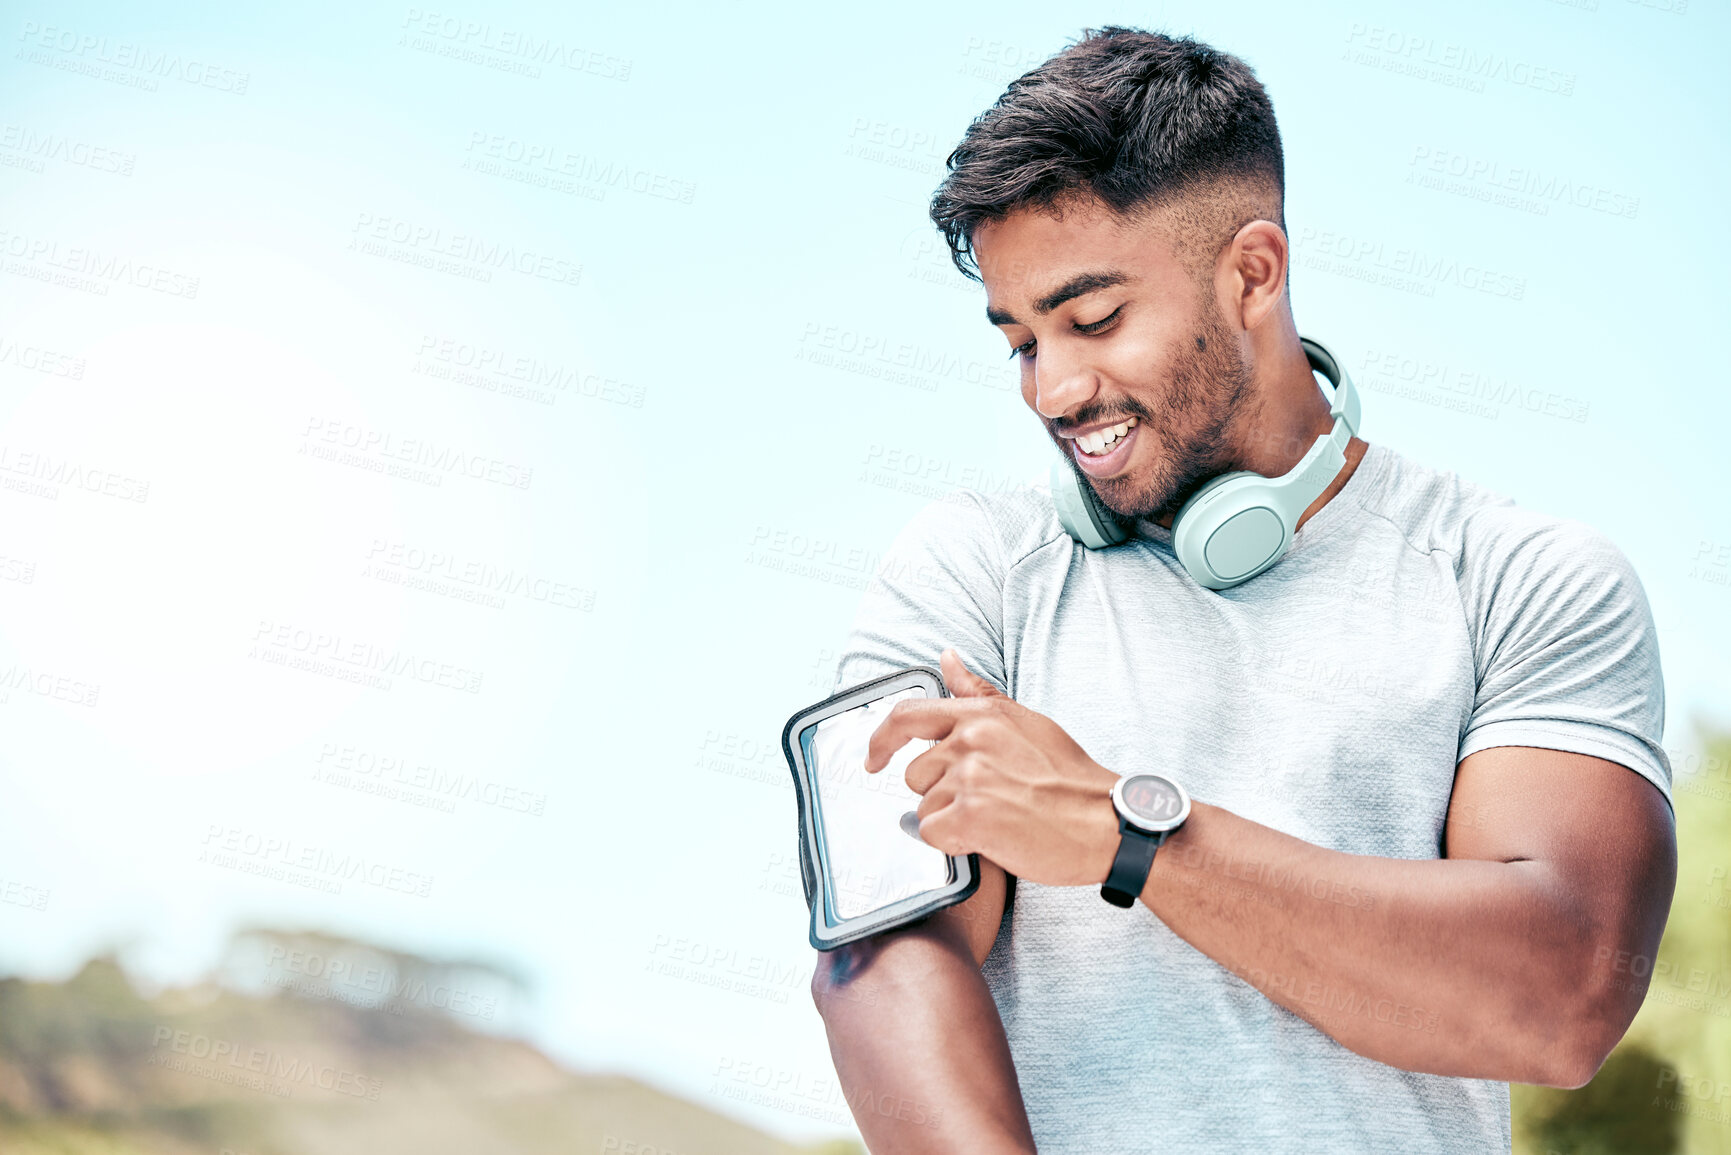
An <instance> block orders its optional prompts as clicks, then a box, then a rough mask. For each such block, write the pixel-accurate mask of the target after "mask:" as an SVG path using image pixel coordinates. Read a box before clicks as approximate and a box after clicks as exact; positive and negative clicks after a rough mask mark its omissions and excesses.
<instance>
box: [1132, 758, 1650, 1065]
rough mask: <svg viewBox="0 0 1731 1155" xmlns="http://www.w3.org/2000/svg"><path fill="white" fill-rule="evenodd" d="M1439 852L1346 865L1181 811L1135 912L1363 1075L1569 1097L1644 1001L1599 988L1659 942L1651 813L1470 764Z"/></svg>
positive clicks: (1606, 796) (1634, 993)
mask: <svg viewBox="0 0 1731 1155" xmlns="http://www.w3.org/2000/svg"><path fill="white" fill-rule="evenodd" d="M1112 841H1113V842H1115V841H1116V838H1115V835H1114V836H1113V839H1112ZM1445 852H1446V854H1447V857H1446V858H1444V859H1441V860H1436V859H1432V860H1406V859H1390V858H1375V857H1370V856H1365V855H1353V854H1345V853H1341V852H1339V851H1333V850H1326V849H1323V848H1321V847H1318V846H1313V845H1311V844H1310V843H1307V842H1304V841H1301V840H1300V839H1297V838H1294V837H1292V836H1291V835H1287V834H1283V833H1281V832H1279V831H1277V830H1273V829H1270V828H1269V827H1266V826H1262V825H1260V824H1258V823H1255V822H1251V821H1250V820H1248V819H1245V818H1240V817H1238V816H1237V815H1235V814H1232V813H1230V812H1228V811H1226V810H1222V809H1220V808H1218V807H1212V806H1205V805H1201V804H1198V805H1197V806H1196V807H1195V809H1194V811H1193V812H1192V815H1191V818H1190V821H1189V822H1187V823H1186V824H1185V826H1184V827H1183V828H1182V829H1181V830H1180V831H1179V833H1177V834H1175V835H1173V837H1172V838H1171V839H1170V840H1169V841H1168V843H1167V845H1166V846H1165V848H1163V849H1162V850H1161V851H1160V852H1159V854H1158V856H1157V857H1156V858H1155V862H1154V869H1153V871H1152V872H1151V873H1150V875H1149V880H1148V883H1147V885H1146V887H1145V888H1144V889H1143V891H1142V900H1143V902H1145V903H1146V904H1147V905H1148V906H1149V908H1150V909H1152V910H1153V911H1154V913H1155V914H1157V915H1159V916H1160V918H1161V920H1162V921H1164V922H1165V923H1166V924H1167V925H1168V926H1169V927H1171V928H1172V930H1173V931H1174V932H1176V933H1177V934H1178V935H1179V936H1180V937H1182V938H1183V939H1184V940H1185V941H1186V942H1188V943H1190V944H1191V945H1192V946H1194V947H1196V948H1197V949H1198V950H1200V951H1202V952H1203V953H1205V954H1207V955H1208V956H1209V957H1211V958H1213V959H1214V960H1215V961H1216V962H1218V963H1220V964H1221V965H1222V966H1224V967H1226V968H1227V969H1229V970H1231V971H1232V972H1233V973H1234V974H1236V975H1238V976H1239V977H1240V978H1243V979H1244V980H1245V981H1247V982H1249V983H1250V984H1251V985H1253V986H1255V987H1256V988H1257V989H1258V990H1260V991H1262V993H1263V994H1265V995H1267V996H1268V998H1270V999H1271V1000H1273V1001H1274V1002H1276V1003H1279V1004H1280V1005H1281V1006H1283V1007H1286V1008H1287V1009H1288V1010H1291V1011H1293V1012H1294V1013H1296V1014H1298V1015H1300V1016H1302V1017H1303V1018H1305V1019H1306V1020H1308V1021H1309V1022H1311V1023H1312V1024H1314V1025H1315V1026H1317V1027H1318V1028H1320V1029H1321V1030H1323V1031H1326V1032H1327V1033H1328V1034H1329V1035H1331V1036H1333V1037H1334V1038H1335V1039H1336V1040H1337V1041H1339V1042H1340V1043H1341V1044H1343V1045H1344V1046H1346V1047H1348V1048H1350V1049H1351V1050H1353V1051H1356V1052H1358V1053H1359V1054H1361V1055H1365V1056H1367V1057H1369V1058H1373V1059H1377V1060H1379V1061H1381V1062H1384V1063H1388V1064H1390V1065H1392V1066H1396V1067H1401V1068H1404V1069H1406V1070H1412V1071H1425V1072H1430V1073H1433V1074H1441V1075H1457V1076H1464V1077H1469V1078H1479V1079H1503V1080H1509V1081H1513V1082H1522V1083H1543V1084H1550V1085H1554V1086H1563V1087H1578V1086H1580V1085H1582V1084H1583V1083H1585V1082H1587V1081H1588V1080H1589V1079H1591V1078H1592V1076H1593V1074H1594V1073H1595V1072H1596V1071H1597V1070H1598V1069H1599V1066H1600V1064H1601V1063H1603V1062H1604V1060H1605V1056H1606V1055H1607V1054H1609V1052H1610V1050H1611V1048H1612V1047H1613V1046H1615V1045H1616V1043H1617V1041H1618V1040H1619V1039H1621V1038H1622V1036H1623V1032H1624V1031H1625V1030H1627V1029H1628V1026H1629V1023H1630V1021H1631V1020H1632V1019H1633V1018H1634V1015H1635V1012H1636V1011H1637V1010H1638V1009H1639V1008H1640V1005H1641V1001H1642V999H1643V998H1644V997H1645V994H1646V985H1647V984H1646V981H1645V980H1644V979H1641V980H1634V981H1627V980H1626V981H1622V982H1619V981H1616V980H1617V978H1618V974H1617V971H1616V969H1615V967H1614V962H1615V960H1616V959H1617V958H1618V957H1619V954H1621V957H1622V958H1624V959H1627V958H1628V957H1630V956H1645V957H1646V958H1648V959H1651V958H1652V957H1653V954H1654V952H1655V951H1656V950H1657V948H1658V944H1659V937H1660V934H1661V932H1662V931H1663V930H1664V926H1665V916H1666V913H1667V911H1668V909H1669V906H1670V900H1671V894H1672V890H1673V887H1674V885H1675V882H1676V870H1677V866H1676V863H1677V854H1676V841H1675V835H1674V831H1673V823H1672V819H1671V815H1670V813H1669V810H1668V808H1667V807H1666V804H1665V801H1664V799H1663V798H1662V797H1661V796H1660V794H1659V792H1658V790H1657V789H1656V788H1655V787H1654V786H1653V785H1652V784H1651V783H1649V782H1647V781H1646V780H1645V779H1643V778H1642V777H1640V776H1639V775H1637V774H1635V773H1633V772H1631V771H1629V770H1628V769H1626V768H1624V767H1622V766H1619V765H1617V764H1615V763H1612V762H1607V761H1603V760H1601V759H1598V758H1591V757H1588V756H1586V755H1581V754H1567V753H1561V752H1558V751H1553V750H1538V749H1531V748H1526V747H1499V748H1495V749H1489V750H1483V751H1480V752H1479V753H1476V754H1473V755H1471V756H1470V757H1468V758H1466V759H1465V760H1464V761H1463V762H1462V763H1461V765H1460V767H1459V768H1458V770H1457V776H1456V782H1455V790H1454V797H1453V799H1452V801H1451V804H1450V810H1449V823H1448V826H1447V827H1446V839H1445ZM1103 870H1104V867H1102V871H1103ZM1623 952H1626V953H1623ZM1647 969H1648V968H1634V969H1633V970H1628V971H1625V972H1624V973H1625V974H1629V975H1633V974H1645V973H1647Z"/></svg>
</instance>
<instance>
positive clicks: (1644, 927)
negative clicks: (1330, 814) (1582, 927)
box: [1443, 746, 1677, 954]
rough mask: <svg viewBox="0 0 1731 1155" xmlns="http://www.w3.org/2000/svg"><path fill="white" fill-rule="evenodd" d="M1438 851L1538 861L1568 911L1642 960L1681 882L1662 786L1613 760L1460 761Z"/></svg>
mask: <svg viewBox="0 0 1731 1155" xmlns="http://www.w3.org/2000/svg"><path fill="white" fill-rule="evenodd" d="M1443 854H1444V857H1446V858H1468V859H1480V860H1486V861H1492V862H1531V863H1535V864H1538V867H1539V868H1540V869H1542V870H1544V871H1545V872H1546V876H1547V877H1548V878H1549V880H1550V882H1551V884H1552V885H1553V886H1554V887H1556V888H1557V889H1558V895H1557V897H1558V898H1559V899H1560V900H1561V901H1562V902H1563V904H1564V905H1565V906H1566V907H1567V908H1569V909H1572V910H1575V911H1577V912H1579V913H1580V914H1581V915H1582V916H1584V917H1586V918H1587V919H1589V920H1590V921H1591V922H1592V923H1593V924H1595V925H1596V926H1598V927H1602V928H1604V929H1605V931H1606V933H1607V934H1608V936H1609V937H1611V938H1612V939H1614V940H1616V941H1618V942H1622V943H1629V944H1634V946H1635V948H1636V949H1641V950H1644V951H1645V952H1646V953H1648V954H1651V952H1652V951H1653V950H1654V949H1656V948H1657V946H1658V942H1659V935H1660V932H1661V931H1663V929H1664V926H1665V916H1666V914H1667V912H1668V911H1669V908H1670V903H1671V893H1672V890H1673V888H1674V886H1675V884H1676V875H1677V843H1676V832H1675V824H1674V820H1673V818H1672V815H1671V809H1670V806H1669V805H1668V804H1667V803H1666V801H1665V798H1664V796H1663V795H1662V794H1660V793H1659V789H1658V787H1656V786H1654V785H1653V784H1652V783H1651V782H1649V781H1648V780H1647V779H1646V778H1643V777H1642V776H1641V775H1639V774H1637V773H1635V772H1634V771H1633V770H1630V769H1629V768H1628V767H1626V766H1622V765H1619V764H1618V763H1616V762H1610V761H1607V760H1605V759H1603V758H1595V757H1592V756H1590V755H1586V754H1574V753H1569V752H1566V751H1561V750H1542V749H1537V748H1535V747H1529V746H1495V747H1491V748H1490V749H1486V750H1480V751H1478V752H1476V753H1474V754H1470V755H1468V756H1467V757H1466V758H1464V759H1462V760H1461V763H1460V765H1459V766H1458V767H1457V768H1456V771H1455V787H1454V795H1453V797H1452V798H1451V799H1450V801H1449V809H1448V819H1447V825H1446V826H1445V827H1444V833H1443Z"/></svg>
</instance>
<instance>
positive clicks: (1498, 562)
mask: <svg viewBox="0 0 1731 1155" xmlns="http://www.w3.org/2000/svg"><path fill="white" fill-rule="evenodd" d="M1382 454H1383V458H1384V464H1383V468H1384V470H1385V475H1384V476H1383V478H1382V479H1381V484H1379V485H1378V486H1376V487H1375V488H1374V489H1373V490H1372V491H1371V492H1370V493H1368V494H1366V496H1365V498H1364V499H1363V504H1364V506H1365V508H1366V509H1367V510H1368V511H1369V512H1371V513H1373V514H1375V515H1377V516H1379V517H1382V518H1384V519H1386V520H1387V521H1389V522H1391V523H1393V525H1394V526H1395V528H1396V529H1398V530H1399V531H1400V532H1401V533H1402V534H1403V535H1404V536H1405V537H1406V539H1407V540H1408V542H1410V543H1411V544H1412V546H1413V547H1414V548H1415V549H1418V550H1421V551H1423V552H1426V553H1430V552H1438V551H1440V552H1442V553H1443V554H1445V555H1447V556H1448V557H1449V558H1450V559H1451V560H1452V562H1453V565H1454V570H1455V574H1456V577H1457V578H1458V579H1460V581H1461V582H1462V584H1463V586H1470V585H1472V584H1474V583H1477V582H1482V581H1485V580H1490V581H1493V582H1498V583H1501V582H1504V581H1508V580H1515V581H1519V582H1530V581H1537V580H1540V579H1552V580H1565V581H1569V582H1575V583H1579V582H1581V581H1590V580H1594V579H1596V580H1599V581H1605V580H1618V581H1636V580H1637V579H1635V573H1634V569H1633V568H1632V567H1631V566H1630V564H1629V561H1628V558H1627V557H1625V556H1624V554H1623V551H1622V550H1621V549H1619V548H1618V547H1617V545H1616V544H1615V543H1613V542H1612V541H1611V539H1610V538H1609V537H1607V536H1606V535H1605V534H1604V533H1603V532H1601V531H1600V530H1598V529H1596V528H1594V527H1593V526H1591V525H1588V524H1587V523H1586V522H1583V521H1576V520H1573V519H1570V518H1563V517H1556V516H1554V515H1552V514H1547V513H1542V512H1540V511H1538V510H1535V509H1530V508H1527V507H1525V506H1521V505H1517V504H1516V503H1515V501H1514V500H1513V499H1512V498H1510V497H1507V496H1505V495H1504V494H1502V493H1499V492H1497V491H1495V490H1493V489H1489V488H1487V487H1485V486H1482V485H1478V484H1475V483H1474V482H1471V481H1468V480H1466V479H1465V478H1463V477H1461V476H1460V475H1459V474H1457V473H1454V472H1453V471H1450V470H1443V469H1437V468H1433V467H1431V466H1427V465H1422V464H1419V463H1418V462H1415V461H1412V460H1410V459H1408V458H1406V457H1403V456H1401V455H1400V454H1398V453H1395V452H1394V451H1393V450H1389V449H1384V450H1382ZM1637 585H1638V581H1637Z"/></svg>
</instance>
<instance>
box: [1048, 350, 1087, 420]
mask: <svg viewBox="0 0 1731 1155" xmlns="http://www.w3.org/2000/svg"><path fill="white" fill-rule="evenodd" d="M1099 391H1100V379H1099V377H1098V376H1097V375H1096V374H1095V372H1094V370H1093V369H1092V368H1091V367H1089V366H1088V365H1087V363H1086V362H1084V361H1081V360H1079V359H1077V358H1074V357H1065V356H1064V355H1063V353H1062V352H1061V351H1059V350H1053V351H1052V352H1050V353H1048V352H1046V351H1045V350H1043V349H1042V350H1041V351H1040V354H1039V356H1037V357H1035V358H1034V397H1033V400H1032V402H1031V404H1032V405H1033V407H1034V411H1035V412H1036V413H1038V414H1039V415H1040V416H1042V417H1044V418H1046V420H1048V421H1051V420H1055V419H1056V418H1059V417H1063V416H1065V415H1066V414H1070V413H1074V412H1075V411H1076V410H1077V409H1078V408H1080V407H1081V406H1083V405H1085V404H1087V403H1088V402H1089V401H1091V400H1093V398H1094V395H1095V394H1096V393H1098V392H1099Z"/></svg>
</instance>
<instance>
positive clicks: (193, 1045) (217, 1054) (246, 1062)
mask: <svg viewBox="0 0 1731 1155" xmlns="http://www.w3.org/2000/svg"><path fill="white" fill-rule="evenodd" d="M150 1046H151V1048H152V1050H153V1051H155V1052H156V1053H155V1054H153V1055H152V1056H151V1058H150V1065H152V1066H158V1067H172V1066H173V1064H172V1063H170V1062H167V1061H165V1060H167V1059H168V1056H169V1055H185V1056H187V1057H188V1058H192V1059H203V1060H207V1061H209V1062H210V1063H213V1064H216V1063H225V1064H227V1065H228V1066H230V1067H233V1068H235V1069H236V1070H237V1071H244V1072H246V1073H249V1074H253V1075H260V1076H263V1077H264V1078H267V1079H281V1080H282V1081H283V1082H284V1083H288V1084H297V1083H298V1084H300V1085H302V1086H311V1087H318V1088H319V1089H321V1090H325V1091H334V1092H336V1093H337V1094H339V1095H350V1096H352V1097H354V1098H356V1099H371V1100H373V1101H374V1102H377V1101H378V1098H379V1093H380V1092H381V1091H382V1090H383V1089H384V1082H383V1081H382V1080H380V1079H372V1078H368V1077H367V1076H365V1075H361V1074H358V1073H356V1072H354V1071H350V1070H346V1069H344V1068H342V1067H333V1066H330V1065H329V1064H315V1063H313V1062H310V1061H309V1060H306V1059H296V1058H294V1057H292V1056H289V1055H285V1054H283V1053H281V1052H280V1051H272V1050H270V1049H268V1048H266V1047H243V1046H242V1045H240V1044H239V1043H236V1042H234V1041H232V1040H229V1039H214V1038H212V1037H211V1036H209V1035H203V1034H199V1033H197V1032H196V1031H182V1030H175V1029H174V1028H173V1027H162V1026H159V1027H157V1028H156V1030H155V1031H154V1032H153V1034H152V1037H151V1040H150ZM190 1073H193V1074H205V1073H206V1072H202V1071H193V1072H190Z"/></svg>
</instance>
